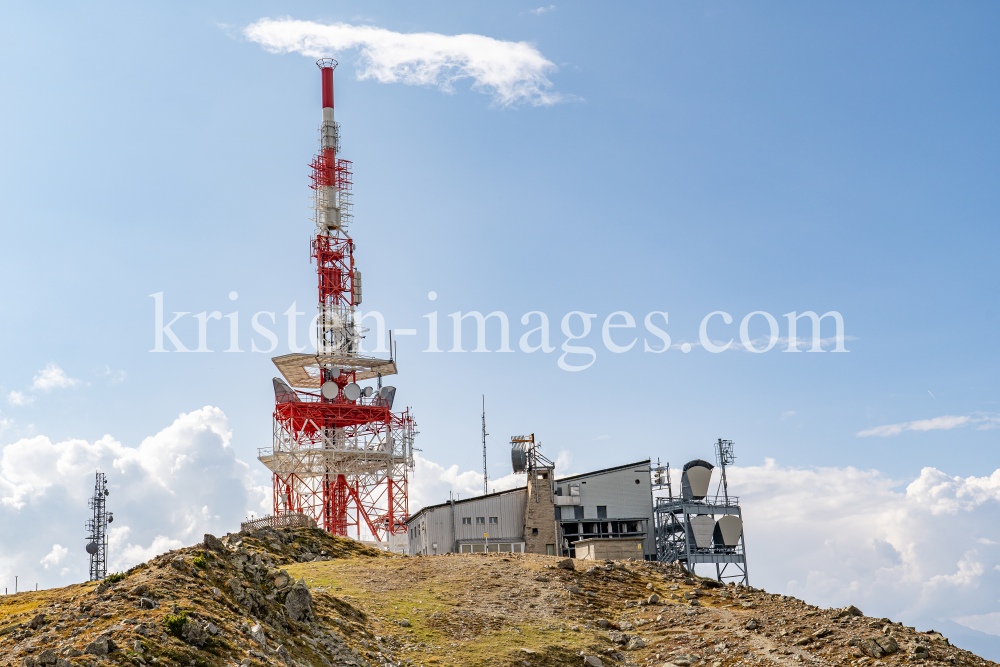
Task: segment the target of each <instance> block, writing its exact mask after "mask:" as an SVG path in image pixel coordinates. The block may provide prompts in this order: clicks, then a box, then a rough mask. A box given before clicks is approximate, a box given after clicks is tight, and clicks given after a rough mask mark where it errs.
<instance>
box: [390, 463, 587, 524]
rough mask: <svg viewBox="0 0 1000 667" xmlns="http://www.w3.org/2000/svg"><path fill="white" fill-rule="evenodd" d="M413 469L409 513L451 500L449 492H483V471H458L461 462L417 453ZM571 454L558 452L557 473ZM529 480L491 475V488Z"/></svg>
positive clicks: (562, 471) (564, 468) (468, 494)
mask: <svg viewBox="0 0 1000 667" xmlns="http://www.w3.org/2000/svg"><path fill="white" fill-rule="evenodd" d="M413 458H414V472H413V476H412V477H411V478H410V486H409V490H410V513H411V514H415V513H416V512H417V511H418V510H419V509H420V508H421V507H425V506H427V505H437V504H438V503H443V502H445V501H447V500H448V492H449V491H450V492H452V493H454V494H455V497H456V499H457V498H458V496H459V495H462V496H465V497H466V498H468V497H471V496H481V495H482V494H483V473H482V472H479V471H475V470H466V471H465V472H459V471H458V464H454V465H452V466H450V467H448V468H445V467H444V466H442V465H441V464H439V463H435V462H434V461H430V460H428V459H425V458H424V457H422V456H420V454H414V456H413ZM571 461H572V458H571V456H570V453H569V452H567V451H565V450H562V451H560V452H559V454H558V455H557V456H556V459H555V461H554V462H553V463H555V467H556V474H557V475H564V474H566V471H567V470H568V469H569V466H570V463H571ZM526 483H527V480H526V479H525V476H524V475H523V474H520V475H515V474H513V473H511V474H509V475H504V476H503V477H497V478H492V477H491V478H490V492H491V493H493V492H496V491H506V490H508V489H513V488H516V487H518V486H524V485H525V484H526Z"/></svg>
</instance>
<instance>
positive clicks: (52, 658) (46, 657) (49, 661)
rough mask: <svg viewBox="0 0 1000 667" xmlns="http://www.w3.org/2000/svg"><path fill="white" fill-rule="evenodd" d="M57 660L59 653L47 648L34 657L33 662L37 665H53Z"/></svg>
mask: <svg viewBox="0 0 1000 667" xmlns="http://www.w3.org/2000/svg"><path fill="white" fill-rule="evenodd" d="M58 659H59V652H58V651H57V650H56V649H54V648H47V649H45V650H44V651H42V652H41V653H39V654H38V655H36V656H35V662H36V663H38V664H39V665H54V664H56V660H58Z"/></svg>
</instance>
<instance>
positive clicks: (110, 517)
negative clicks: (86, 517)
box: [108, 514, 115, 523]
mask: <svg viewBox="0 0 1000 667" xmlns="http://www.w3.org/2000/svg"><path fill="white" fill-rule="evenodd" d="M114 520H115V515H114V514H108V523H111V522H112V521H114Z"/></svg>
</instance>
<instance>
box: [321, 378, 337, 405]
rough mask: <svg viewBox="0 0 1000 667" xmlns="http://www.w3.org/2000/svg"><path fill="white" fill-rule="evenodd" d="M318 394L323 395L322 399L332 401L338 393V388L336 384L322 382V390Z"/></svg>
mask: <svg viewBox="0 0 1000 667" xmlns="http://www.w3.org/2000/svg"><path fill="white" fill-rule="evenodd" d="M320 393H321V394H323V398H325V399H328V400H331V401H332V400H333V399H335V398H337V394H338V393H340V387H338V386H337V383H336V382H324V383H323V388H322V389H320Z"/></svg>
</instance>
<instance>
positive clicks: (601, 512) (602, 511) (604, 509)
mask: <svg viewBox="0 0 1000 667" xmlns="http://www.w3.org/2000/svg"><path fill="white" fill-rule="evenodd" d="M597 518H598V519H607V518H608V506H607V505H598V506H597Z"/></svg>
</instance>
